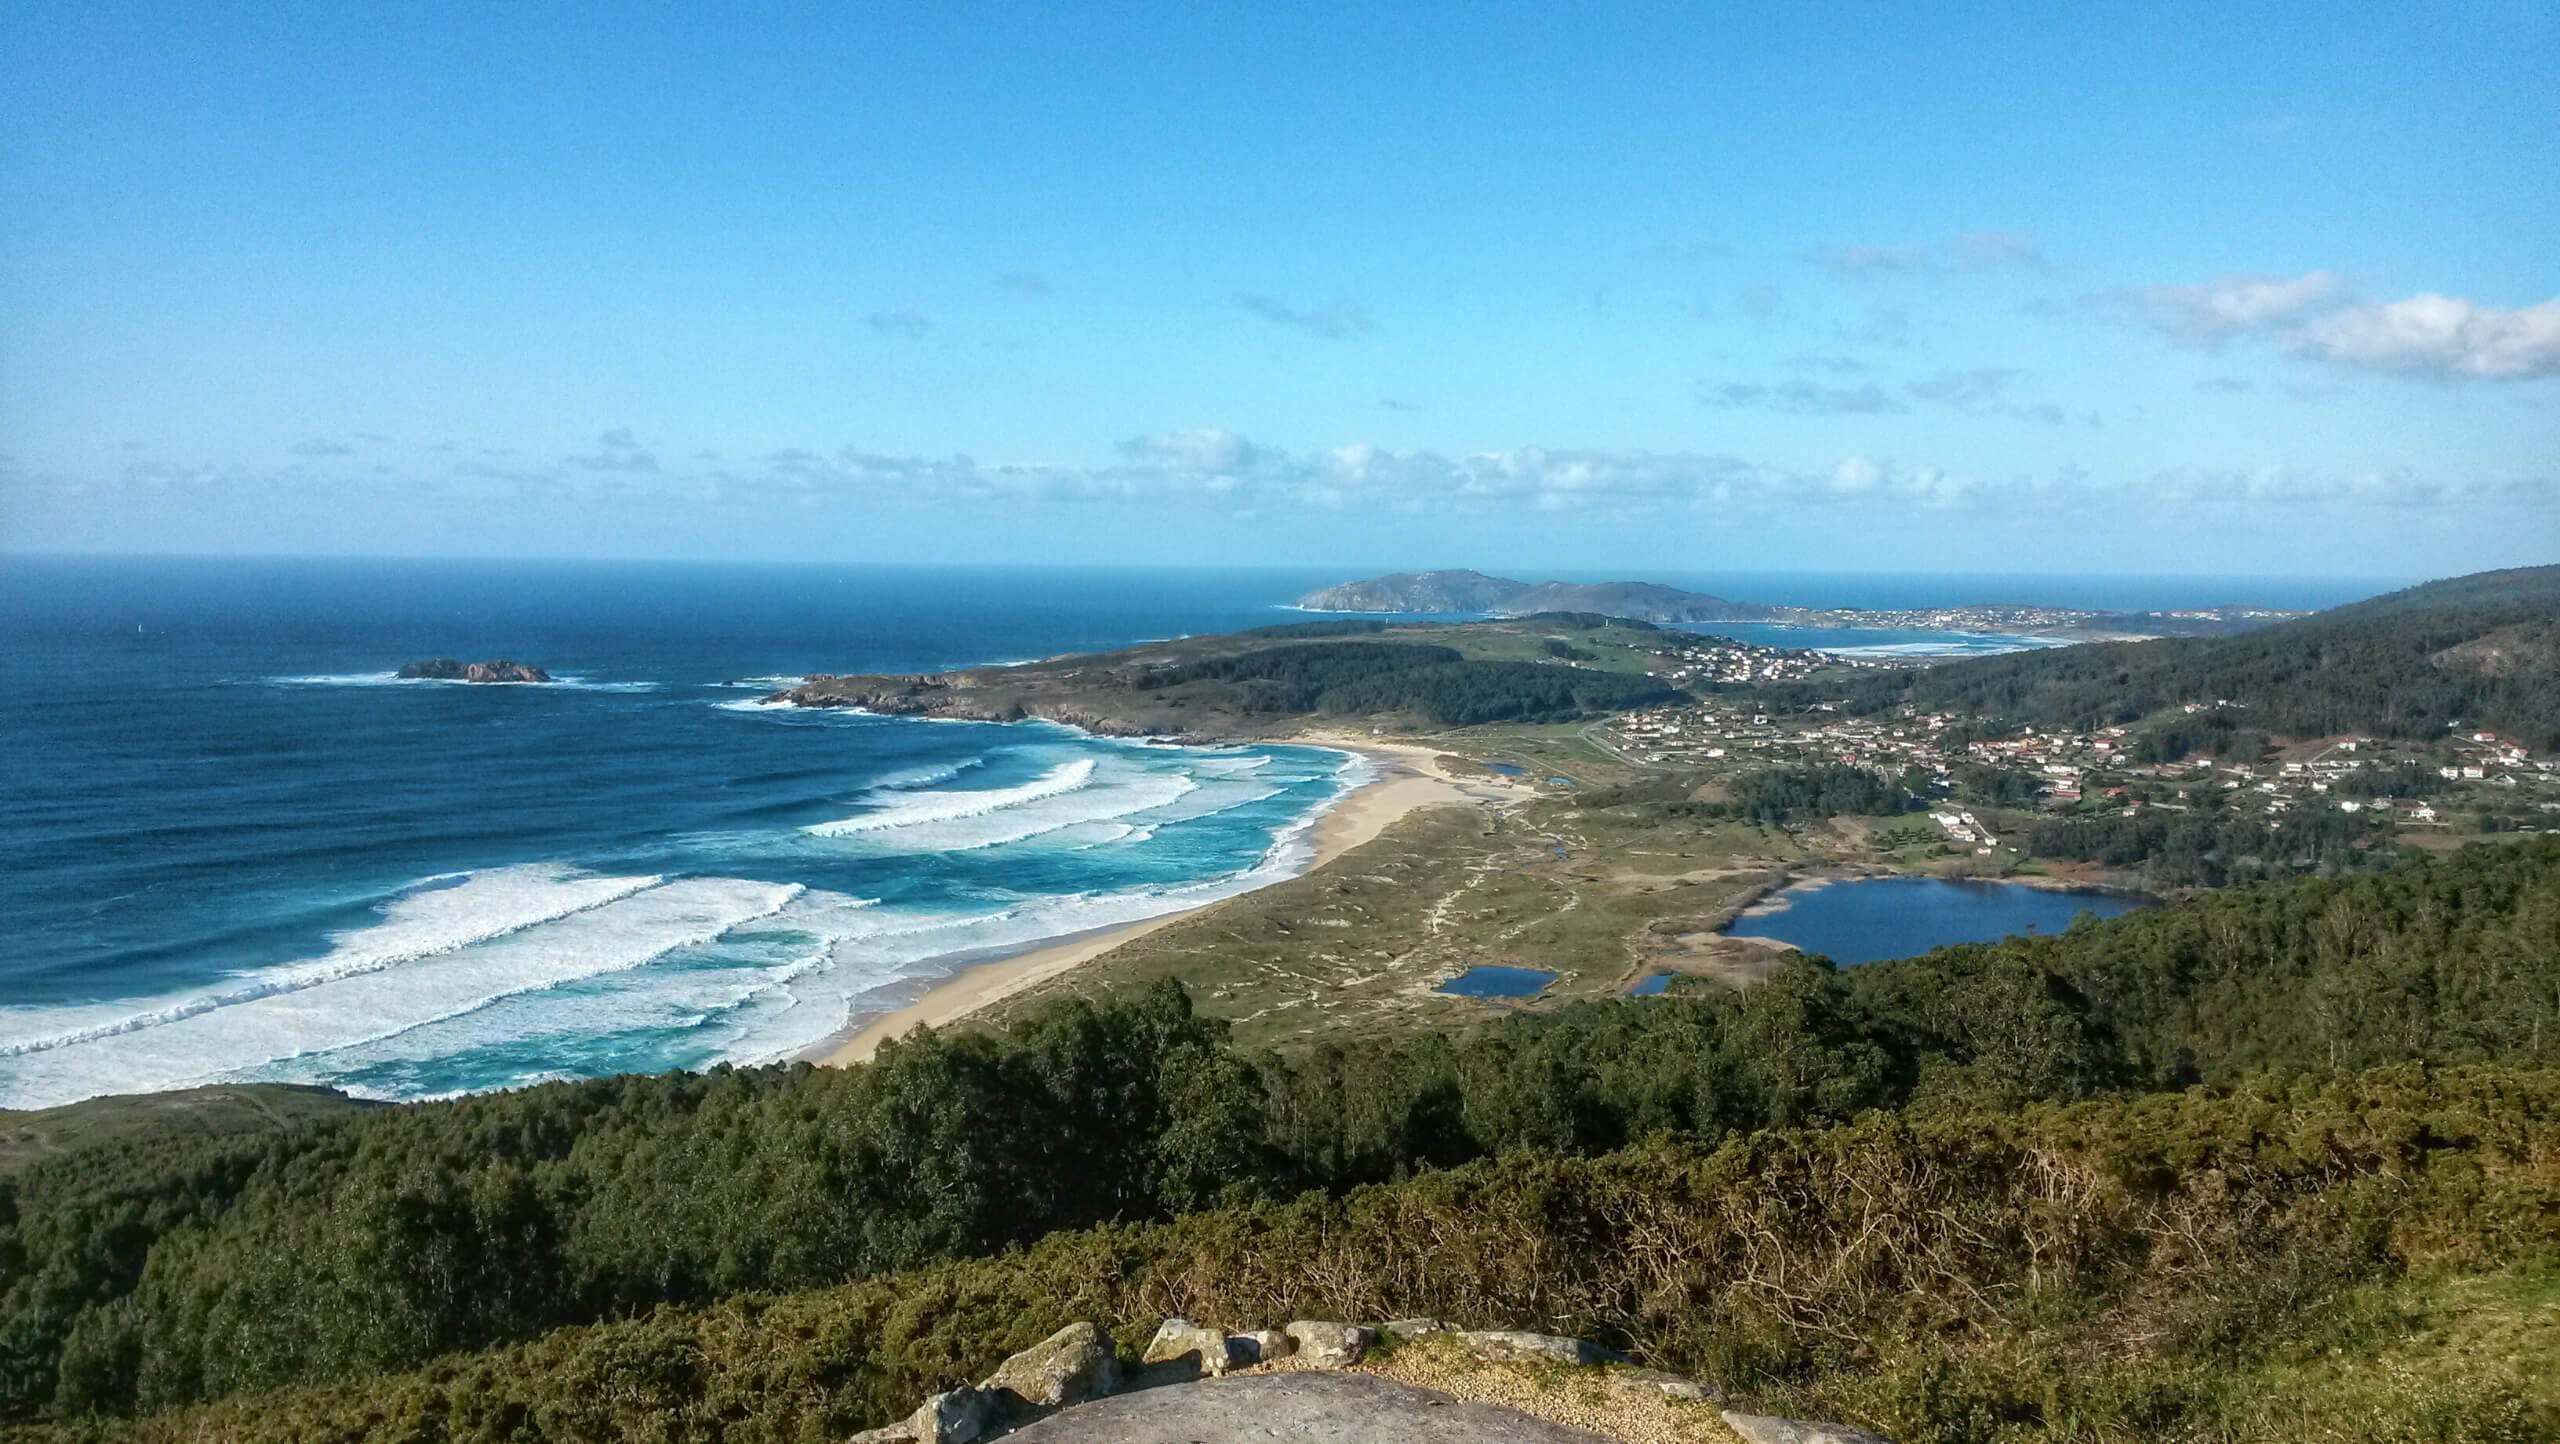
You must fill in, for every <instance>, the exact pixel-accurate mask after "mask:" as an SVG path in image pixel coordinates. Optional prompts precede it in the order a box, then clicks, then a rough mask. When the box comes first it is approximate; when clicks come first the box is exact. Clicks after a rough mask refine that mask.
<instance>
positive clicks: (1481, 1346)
mask: <svg viewBox="0 0 2560 1444" xmlns="http://www.w3.org/2000/svg"><path fill="white" fill-rule="evenodd" d="M1458 1341H1459V1342H1460V1343H1462V1344H1464V1345H1466V1346H1467V1352H1469V1353H1471V1354H1473V1355H1475V1356H1476V1357H1477V1358H1479V1359H1483V1360H1485V1361H1486V1362H1488V1363H1494V1364H1568V1365H1571V1366H1573V1367H1575V1368H1587V1367H1589V1366H1591V1365H1594V1364H1621V1363H1624V1362H1626V1361H1625V1360H1624V1359H1621V1358H1620V1357H1618V1356H1617V1355H1616V1354H1613V1353H1610V1352H1609V1351H1608V1350H1607V1349H1604V1348H1601V1347H1600V1346H1599V1345H1598V1344H1593V1343H1586V1342H1584V1341H1583V1340H1581V1339H1567V1338H1560V1337H1558V1336H1557V1335H1554V1334H1526V1333H1521V1332H1518V1331H1516V1330H1512V1329H1472V1330H1463V1331H1461V1332H1460V1333H1459V1335H1458Z"/></svg>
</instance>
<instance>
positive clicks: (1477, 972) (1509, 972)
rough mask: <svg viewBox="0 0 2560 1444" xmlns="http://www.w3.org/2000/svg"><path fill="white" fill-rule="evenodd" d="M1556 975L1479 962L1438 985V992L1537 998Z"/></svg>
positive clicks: (1481, 996)
mask: <svg viewBox="0 0 2560 1444" xmlns="http://www.w3.org/2000/svg"><path fill="white" fill-rule="evenodd" d="M1555 980H1556V975H1555V974H1553V973H1550V972H1546V971H1544V970H1542V969H1539V968H1506V967H1501V966H1498V965H1496V964H1493V963H1478V964H1477V965H1476V966H1474V967H1472V968H1469V969H1467V970H1466V971H1465V972H1463V973H1460V974H1458V975H1457V976H1456V977H1454V978H1451V979H1450V980H1449V981H1447V982H1445V983H1442V984H1441V985H1440V986H1439V987H1437V988H1434V989H1432V991H1433V992H1436V993H1453V994H1455V995H1457V996H1458V997H1462V998H1534V997H1536V996H1537V995H1538V994H1540V993H1543V992H1545V991H1546V990H1547V985H1548V984H1550V983H1552V982H1554V981H1555Z"/></svg>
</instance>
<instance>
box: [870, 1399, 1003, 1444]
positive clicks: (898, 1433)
mask: <svg viewBox="0 0 2560 1444" xmlns="http://www.w3.org/2000/svg"><path fill="white" fill-rule="evenodd" d="M994 1402H995V1401H994V1400H993V1399H991V1398H990V1397H988V1396H987V1395H985V1394H981V1393H979V1392H978V1391H977V1390H975V1389H954V1390H952V1391H951V1392H949V1393H947V1394H936V1395H934V1396H933V1397H932V1398H930V1399H927V1400H925V1401H924V1402H923V1403H922V1404H920V1405H918V1406H916V1411H915V1412H914V1413H912V1414H910V1415H908V1416H907V1417H906V1418H904V1419H901V1420H899V1421H898V1422H897V1423H895V1424H884V1425H882V1426H881V1427H880V1428H877V1429H865V1430H863V1431H862V1432H861V1433H859V1434H856V1435H854V1436H853V1438H852V1439H851V1440H849V1441H847V1444H970V1441H972V1440H974V1439H976V1438H977V1437H978V1436H980V1435H982V1434H984V1433H986V1432H987V1419H988V1416H989V1415H990V1414H991V1413H993V1412H994Z"/></svg>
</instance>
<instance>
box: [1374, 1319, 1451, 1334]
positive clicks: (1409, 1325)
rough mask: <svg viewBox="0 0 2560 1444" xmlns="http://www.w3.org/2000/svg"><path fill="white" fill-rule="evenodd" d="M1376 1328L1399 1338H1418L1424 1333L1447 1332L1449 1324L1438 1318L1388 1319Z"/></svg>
mask: <svg viewBox="0 0 2560 1444" xmlns="http://www.w3.org/2000/svg"><path fill="white" fill-rule="evenodd" d="M1378 1328H1379V1329H1380V1330H1381V1331H1382V1332H1384V1333H1388V1334H1392V1335H1394V1336H1395V1337H1397V1338H1399V1339H1418V1338H1421V1337H1422V1336H1423V1335H1425V1334H1445V1333H1448V1332H1449V1331H1450V1330H1449V1326H1448V1325H1447V1324H1444V1323H1442V1322H1440V1321H1439V1320H1438V1319H1389V1320H1387V1321H1386V1322H1385V1323H1383V1324H1380V1325H1378Z"/></svg>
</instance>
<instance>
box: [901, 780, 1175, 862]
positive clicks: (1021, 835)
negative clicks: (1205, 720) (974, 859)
mask: <svg viewBox="0 0 2560 1444" xmlns="http://www.w3.org/2000/svg"><path fill="white" fill-rule="evenodd" d="M1199 786H1200V784H1199V783H1197V782H1194V781H1192V780H1191V779H1190V778H1188V777H1184V776H1182V775H1180V774H1178V773H1166V772H1145V773H1138V774H1135V775H1129V776H1113V777H1109V778H1107V779H1104V780H1100V781H1088V782H1086V783H1085V784H1084V785H1081V786H1078V787H1075V788H1072V789H1068V790H1064V791H1058V792H1053V793H1051V794H1049V795H1048V796H1045V797H1036V798H1028V799H1025V800H1023V801H1019V802H1015V803H1013V804H1011V805H1009V806H1005V807H999V808H991V809H988V810H986V811H984V812H979V813H974V814H970V815H965V816H957V817H943V818H934V819H927V820H918V821H911V822H904V823H900V824H898V825H897V826H894V827H882V828H873V829H870V830H868V831H866V832H862V833H857V834H852V835H851V838H852V840H854V841H857V842H861V843H866V844H869V845H871V846H875V847H880V848H884V849H888V850H892V851H895V852H899V853H922V852H972V851H975V850H977V849H979V848H982V847H1001V846H1004V845H1005V844H1007V843H1015V842H1024V841H1027V840H1029V839H1032V838H1036V837H1043V836H1045V835H1046V834H1049V833H1054V832H1058V831H1061V830H1063V829H1066V828H1072V827H1079V826H1083V825H1085V824H1090V823H1097V822H1110V821H1114V820H1116V819H1118V818H1123V817H1127V816H1130V815H1131V814H1134V813H1144V812H1152V811H1154V810H1155V809H1158V808H1161V807H1165V806H1167V805H1169V804H1171V803H1173V802H1175V801H1177V800H1179V799H1180V798H1182V797H1183V796H1184V795H1185V794H1188V793H1190V792H1193V791H1195V790H1197V789H1198V788H1199ZM960 795H966V794H960Z"/></svg>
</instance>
